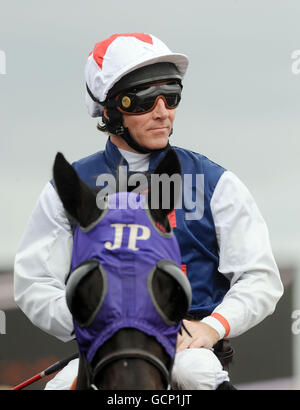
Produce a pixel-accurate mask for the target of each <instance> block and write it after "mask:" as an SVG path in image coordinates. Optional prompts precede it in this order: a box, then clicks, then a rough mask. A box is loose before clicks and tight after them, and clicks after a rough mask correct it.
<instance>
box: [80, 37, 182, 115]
mask: <svg viewBox="0 0 300 410" xmlns="http://www.w3.org/2000/svg"><path fill="white" fill-rule="evenodd" d="M162 62H163V63H173V64H174V65H175V66H176V68H177V70H178V72H179V75H180V76H181V78H183V77H184V75H185V72H186V70H187V67H188V64H189V60H188V58H187V56H185V55H184V54H178V53H172V51H171V50H170V49H169V48H168V47H167V46H166V45H165V44H164V43H163V42H162V41H161V40H159V39H158V38H156V37H154V36H153V35H152V34H145V33H125V34H114V35H112V36H110V37H109V38H107V39H106V40H103V41H101V42H99V43H97V44H96V45H95V47H94V50H93V51H92V52H91V53H90V55H89V57H88V61H87V63H86V67H85V80H86V85H87V91H86V97H85V98H86V105H87V108H88V112H89V114H90V115H91V116H92V117H101V116H102V114H103V103H104V101H105V99H106V97H107V94H108V92H109V90H111V88H112V87H113V86H114V85H115V84H116V83H117V82H118V81H119V80H120V79H121V78H122V77H123V76H124V75H126V74H128V73H130V72H132V71H135V70H136V69H138V68H140V67H145V66H148V65H151V64H155V63H162Z"/></svg>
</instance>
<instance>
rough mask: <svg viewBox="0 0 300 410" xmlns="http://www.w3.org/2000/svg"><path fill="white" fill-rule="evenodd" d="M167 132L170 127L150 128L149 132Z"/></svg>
mask: <svg viewBox="0 0 300 410" xmlns="http://www.w3.org/2000/svg"><path fill="white" fill-rule="evenodd" d="M165 130H169V127H167V126H166V127H152V128H149V131H165Z"/></svg>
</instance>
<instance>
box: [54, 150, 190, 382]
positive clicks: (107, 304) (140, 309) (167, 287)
mask: <svg viewBox="0 0 300 410" xmlns="http://www.w3.org/2000/svg"><path fill="white" fill-rule="evenodd" d="M154 174H156V175H162V174H167V175H168V176H169V177H172V176H173V175H175V174H180V163H179V160H178V158H177V155H176V153H175V152H174V151H173V150H172V149H170V150H168V151H167V153H166V155H165V157H164V158H163V160H161V162H160V163H159V164H158V166H157V168H156V170H155V171H154ZM53 176H54V183H55V187H56V190H57V192H58V195H59V197H60V199H61V201H62V203H63V206H64V208H65V210H66V212H67V214H69V215H70V216H71V217H72V218H74V219H75V220H76V222H77V227H76V229H75V232H74V241H73V253H72V263H71V269H70V274H69V276H68V278H67V281H66V300H67V304H68V307H69V309H70V312H71V313H72V315H73V321H74V331H75V336H76V340H77V343H78V347H79V352H80V365H79V373H78V379H77V389H88V388H91V386H92V387H93V388H96V389H100V388H101V389H164V388H166V387H167V386H168V384H169V381H170V372H171V368H172V363H173V360H174V355H175V347H176V338H177V333H178V331H179V329H180V326H181V320H182V318H183V317H184V315H185V314H186V312H187V311H188V309H189V306H190V303H191V288H190V284H189V282H188V280H187V278H186V277H185V275H184V273H183V272H182V270H181V269H180V264H181V257H180V250H179V246H178V243H177V241H176V238H175V235H174V233H173V231H172V228H171V227H170V224H169V220H168V214H169V213H170V212H171V211H172V210H174V207H175V205H176V201H177V200H178V198H176V195H178V192H180V190H177V189H175V188H176V187H174V184H171V185H170V186H171V189H170V198H169V201H167V204H166V203H164V201H163V200H162V198H163V195H162V191H163V189H164V187H163V186H160V189H158V190H157V189H156V190H153V189H151V187H150V189H149V190H148V191H147V193H145V194H140V193H136V192H130V193H129V192H119V193H115V194H112V195H109V196H108V197H105V198H102V200H101V206H100V207H99V201H97V203H96V196H95V193H94V192H93V191H92V189H91V188H90V187H89V186H88V185H86V184H85V183H84V182H83V181H82V180H81V179H80V178H79V176H78V175H77V173H76V171H75V170H74V168H73V167H72V166H71V165H70V164H69V163H68V162H67V161H66V159H65V158H64V156H63V155H62V154H60V153H58V154H57V156H56V159H55V163H54V167H53ZM176 192H177V194H176ZM180 194H181V193H180ZM157 195H158V198H156V196H157ZM153 199H154V200H153ZM153 203H155V204H156V205H155V206H153ZM97 204H98V206H97Z"/></svg>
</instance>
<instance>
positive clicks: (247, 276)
mask: <svg viewBox="0 0 300 410" xmlns="http://www.w3.org/2000/svg"><path fill="white" fill-rule="evenodd" d="M211 210H212V214H213V217H214V223H215V228H216V235H217V239H218V244H219V272H220V273H221V274H223V275H224V276H225V277H226V278H228V280H229V281H230V289H229V291H228V292H227V294H226V295H225V297H224V299H223V301H222V302H221V303H220V304H219V305H218V306H217V308H216V309H215V310H214V312H212V316H208V317H205V318H204V319H203V320H202V321H201V322H198V324H199V326H198V327H197V322H193V323H189V322H188V321H186V322H185V325H186V327H187V329H189V330H190V331H191V332H194V334H195V335H196V337H195V339H194V340H191V338H189V337H188V335H187V334H186V333H185V332H183V335H184V337H185V338H186V339H188V340H185V342H182V341H181V343H183V344H182V346H183V345H184V346H185V347H186V346H187V345H188V346H189V347H201V346H203V347H212V345H213V344H214V343H215V342H216V333H215V332H212V331H211V329H209V328H207V327H206V326H203V324H206V325H209V326H210V327H211V328H213V329H214V330H215V331H217V332H218V335H219V339H222V338H224V337H228V338H231V337H235V336H238V335H240V334H242V333H244V332H246V331H247V330H248V329H250V328H252V327H253V326H256V325H257V324H258V323H260V322H261V321H262V320H263V319H264V318H265V317H266V316H268V315H271V314H272V313H273V312H274V310H275V307H276V304H277V302H278V300H279V299H280V297H281V296H282V294H283V285H282V282H281V278H280V274H279V270H278V267H277V265H276V262H275V259H274V256H273V253H272V250H271V245H270V239H269V233H268V229H267V226H266V223H265V221H264V219H263V217H262V215H261V213H260V211H259V209H258V207H257V205H256V203H255V201H254V199H253V197H252V195H251V194H250V192H249V191H248V189H247V188H246V187H245V185H244V184H243V183H242V182H241V181H240V180H239V179H238V178H237V177H236V176H235V175H234V174H233V173H232V172H230V171H226V172H225V173H224V174H223V175H222V177H221V178H220V180H219V182H218V184H217V186H216V189H215V191H214V195H213V197H212V199H211ZM192 326H194V327H192ZM195 326H196V328H195ZM197 335H198V337H197ZM204 343H206V345H204ZM182 346H181V348H182Z"/></svg>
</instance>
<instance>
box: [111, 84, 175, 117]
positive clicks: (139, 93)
mask: <svg viewBox="0 0 300 410" xmlns="http://www.w3.org/2000/svg"><path fill="white" fill-rule="evenodd" d="M181 91H182V85H181V84H179V83H172V84H161V85H152V86H150V87H144V88H141V87H140V88H135V89H131V90H128V91H124V92H122V93H120V94H118V95H117V97H116V98H115V99H111V100H110V101H109V104H108V106H109V107H116V108H117V109H118V110H119V111H120V112H122V113H123V114H129V115H130V114H132V115H137V114H145V113H147V112H150V111H152V110H153V109H154V108H155V106H156V104H157V102H158V99H159V98H162V99H163V100H164V102H165V105H166V107H167V108H168V109H172V108H176V107H177V106H178V104H179V103H180V100H181Z"/></svg>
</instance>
